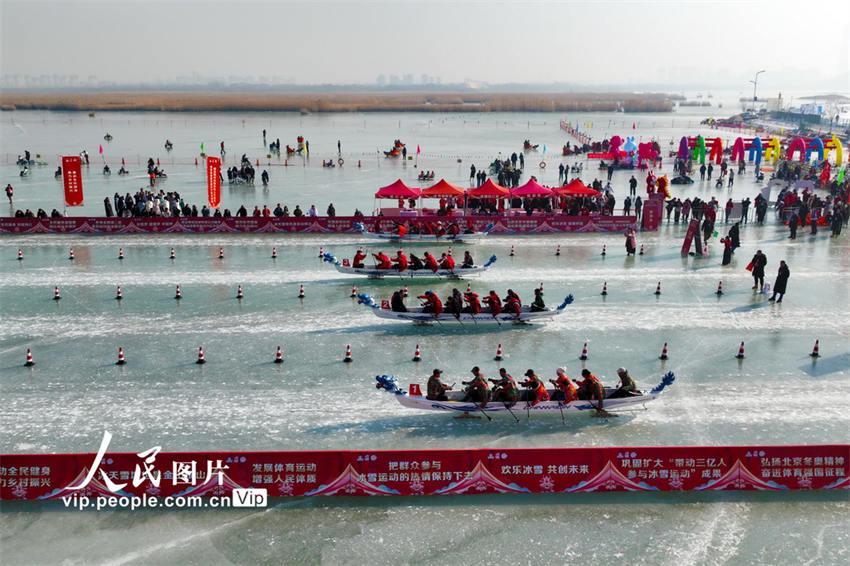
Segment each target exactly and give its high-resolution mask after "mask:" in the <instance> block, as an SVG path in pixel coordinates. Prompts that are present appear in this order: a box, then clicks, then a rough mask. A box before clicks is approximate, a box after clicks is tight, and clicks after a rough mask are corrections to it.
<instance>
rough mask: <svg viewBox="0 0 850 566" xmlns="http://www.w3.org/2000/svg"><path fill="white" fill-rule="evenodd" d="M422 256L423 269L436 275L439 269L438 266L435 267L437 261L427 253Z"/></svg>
mask: <svg viewBox="0 0 850 566" xmlns="http://www.w3.org/2000/svg"><path fill="white" fill-rule="evenodd" d="M424 256H425V267H427V268H428V269H430V270H431V271H433V272H434V273H437V270H438V269H440V266H439V265H437V260H436V259H434V256H432V255H431V254H430V253H428V252H425V254H424Z"/></svg>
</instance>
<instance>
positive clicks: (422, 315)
mask: <svg viewBox="0 0 850 566" xmlns="http://www.w3.org/2000/svg"><path fill="white" fill-rule="evenodd" d="M357 302H358V303H360V304H362V305H366V306H367V307H369V309H370V310H371V311H372V313H373V314H374V315H375V316H377V317H378V318H387V319H390V320H403V321H409V322H413V323H416V324H428V323H430V322H437V323H440V324H442V323H457V324H465V323H470V324H479V323H482V324H487V323H497V324H499V325H501V324H502V323H505V324H530V323H532V322H538V321H545V320H547V319H549V318H552V317H554V316H558V315H560V314H562V313H563V312H564V309H566V308H567V305H569V304H570V303H572V302H573V296H572V295H567V296H566V298H564V302H563V303H561V304H560V305H558V306H557V307H555V308H554V309H545V310H542V311H533V310H531V307H530V306H528V305H524V306H522V307H521V308H520V312H519V315H517V314H516V313H514V312H504V311H503V312H501V313H499V314H497V315H495V316H494V315H493V314H492V313H491V312H490V311H489V310H488V309H484V310H482V312H480V313H478V314H473V313H470V312H461V313H459V314H457V315H455V314H454V313H451V312H441V313H440V314H438V315H435V314H434V313H433V312H429V311H426V310H424V308H423V307H418V308H416V307H414V308H409V309H407V310H406V311H395V310H393V309H392V308H391V307H390V301H381V304H380V305H378V304H377V303H376V302H375V300H374V299H373V298H372V297H371V296H369V295H367V294H365V293H362V294H359V295H357Z"/></svg>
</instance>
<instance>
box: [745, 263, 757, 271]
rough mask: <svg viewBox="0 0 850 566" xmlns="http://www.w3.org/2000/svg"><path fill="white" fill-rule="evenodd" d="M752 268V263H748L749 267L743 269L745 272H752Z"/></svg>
mask: <svg viewBox="0 0 850 566" xmlns="http://www.w3.org/2000/svg"><path fill="white" fill-rule="evenodd" d="M753 267H755V265H754V264H753V262H750V263H749V265H747V267H745V268H744V269H746V270H747V271H752V270H753Z"/></svg>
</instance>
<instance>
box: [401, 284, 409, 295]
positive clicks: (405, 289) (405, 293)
mask: <svg viewBox="0 0 850 566" xmlns="http://www.w3.org/2000/svg"><path fill="white" fill-rule="evenodd" d="M402 294H403V295H404V296H405V297H406V296H407V295H408V292H407V285H406V284H405V286H404V291H402Z"/></svg>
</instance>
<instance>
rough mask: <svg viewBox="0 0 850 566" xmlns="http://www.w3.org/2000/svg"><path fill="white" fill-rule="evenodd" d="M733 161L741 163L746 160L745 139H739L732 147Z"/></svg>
mask: <svg viewBox="0 0 850 566" xmlns="http://www.w3.org/2000/svg"><path fill="white" fill-rule="evenodd" d="M731 159H732V161H738V160H739V159H740V160H741V161H743V160H744V138H738V139H736V140H735V144H734V145H733V146H732V157H731Z"/></svg>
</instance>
